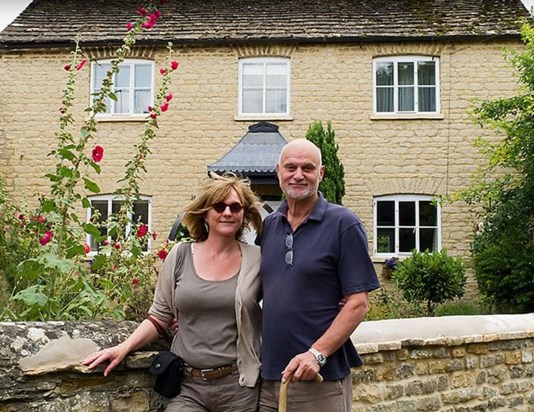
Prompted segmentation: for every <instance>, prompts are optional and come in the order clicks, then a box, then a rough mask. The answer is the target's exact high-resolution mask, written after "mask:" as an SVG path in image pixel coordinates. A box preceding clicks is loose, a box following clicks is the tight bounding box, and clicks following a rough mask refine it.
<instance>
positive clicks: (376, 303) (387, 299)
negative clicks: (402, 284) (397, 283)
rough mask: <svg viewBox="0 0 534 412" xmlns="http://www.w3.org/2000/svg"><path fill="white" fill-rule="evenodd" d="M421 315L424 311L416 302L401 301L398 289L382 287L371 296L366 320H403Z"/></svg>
mask: <svg viewBox="0 0 534 412" xmlns="http://www.w3.org/2000/svg"><path fill="white" fill-rule="evenodd" d="M423 315H424V311H423V310H422V309H421V306H420V305H419V304H418V303H417V302H408V301H407V300H406V299H403V297H402V296H401V293H400V291H399V289H398V288H396V287H394V286H393V287H386V286H383V287H382V288H381V289H379V290H378V291H376V292H373V293H372V294H371V296H370V299H369V312H368V313H367V318H366V319H367V320H383V319H404V318H416V317H419V316H423Z"/></svg>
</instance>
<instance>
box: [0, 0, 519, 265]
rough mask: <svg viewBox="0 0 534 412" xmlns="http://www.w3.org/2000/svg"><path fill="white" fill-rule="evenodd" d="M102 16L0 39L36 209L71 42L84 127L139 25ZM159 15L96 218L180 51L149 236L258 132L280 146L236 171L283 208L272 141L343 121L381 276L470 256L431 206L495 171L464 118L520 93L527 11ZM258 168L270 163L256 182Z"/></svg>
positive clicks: (121, 115)
mask: <svg viewBox="0 0 534 412" xmlns="http://www.w3.org/2000/svg"><path fill="white" fill-rule="evenodd" d="M92 4H93V6H92V7H90V8H89V7H87V5H86V2H82V1H80V0H69V1H63V0H52V1H50V0H47V1H44V0H34V1H33V2H32V3H31V4H30V6H29V7H28V8H27V9H26V10H25V11H24V12H23V13H22V14H21V15H20V16H19V17H18V18H17V19H16V20H15V21H14V22H13V23H12V24H11V25H10V26H8V27H7V28H6V29H5V30H4V31H3V32H2V33H0V90H1V94H0V148H1V149H0V173H1V175H2V178H3V179H4V180H5V182H6V184H7V187H8V188H9V189H10V191H11V192H12V193H13V195H14V196H15V197H16V198H17V199H20V201H21V202H22V201H28V202H35V201H36V199H35V197H32V195H34V194H38V193H40V192H44V191H46V190H47V186H46V181H45V180H44V179H43V178H42V176H43V175H44V174H45V173H46V172H47V170H48V168H49V167H50V166H51V159H50V158H49V157H47V153H49V152H50V151H51V150H52V148H53V147H54V133H55V132H56V131H57V130H58V117H59V114H58V108H59V107H60V104H61V102H60V99H61V94H62V93H61V91H62V89H63V88H64V85H65V82H66V73H65V71H64V70H63V66H64V65H65V64H67V63H68V62H69V58H70V53H71V51H72V50H73V48H74V42H73V38H74V37H75V36H76V35H77V34H79V35H81V38H82V40H81V46H82V49H83V53H84V57H86V58H87V59H88V60H89V61H90V62H91V65H90V67H89V65H88V67H87V70H82V71H80V73H79V76H78V80H77V91H76V93H77V94H76V101H75V108H74V109H75V116H78V118H83V116H84V112H83V110H84V109H85V108H86V107H87V106H88V104H89V100H90V94H91V92H92V90H93V89H94V87H95V84H96V82H97V80H95V79H97V78H98V73H99V72H98V70H99V67H104V65H105V64H106V60H107V59H110V58H111V57H112V55H113V51H114V50H115V48H116V46H117V45H118V44H119V43H120V41H121V39H122V37H124V34H125V30H126V29H125V28H124V27H125V24H126V23H127V22H128V21H131V19H132V16H134V15H135V11H136V8H137V2H135V1H131V0H128V1H122V0H121V1H119V0H106V1H103V0H102V1H98V2H93V3H92ZM160 10H161V13H162V16H161V17H160V19H159V21H158V23H157V24H156V25H155V26H154V28H152V29H150V30H149V31H147V32H146V33H144V34H143V35H142V36H141V37H140V39H139V40H138V42H137V44H136V46H135V48H134V50H133V54H132V56H130V58H129V60H128V64H129V69H130V72H129V73H132V74H131V75H129V77H128V76H126V77H125V78H126V80H124V79H123V80H124V81H125V82H126V83H127V85H126V86H125V90H126V91H127V92H129V93H131V94H132V95H135V96H137V98H138V100H134V99H129V100H128V98H126V99H125V100H121V102H120V103H121V104H120V105H116V106H114V107H113V109H110V113H109V114H108V115H104V116H101V118H100V119H99V132H98V138H97V141H95V144H99V145H101V146H103V147H104V148H105V157H104V160H103V162H102V174H101V175H100V176H98V177H96V178H95V179H96V180H97V182H98V183H99V185H100V188H101V190H102V194H103V195H102V196H100V197H99V198H94V202H95V203H94V204H95V205H100V206H102V207H103V208H104V209H105V208H107V207H111V206H112V204H113V200H112V196H111V195H112V194H113V191H114V190H115V189H116V188H117V187H118V186H117V180H118V179H119V178H120V177H122V172H123V170H124V164H125V163H126V161H127V160H128V159H129V157H128V156H129V153H130V152H131V150H132V145H133V144H134V143H135V142H136V141H137V139H138V138H139V136H140V135H141V133H142V132H143V128H144V123H143V122H144V120H145V119H146V116H147V114H146V113H143V110H142V109H141V110H139V107H138V106H139V104H140V105H142V104H143V103H146V102H148V103H150V102H151V100H152V98H153V93H154V91H155V90H157V88H158V85H159V84H160V82H161V78H160V77H158V69H159V67H161V66H163V65H164V63H165V57H166V55H167V50H166V45H167V42H169V41H171V42H172V43H173V47H174V57H175V58H176V59H177V60H179V61H180V68H179V70H178V72H176V73H175V74H174V75H173V82H172V86H171V92H172V93H173V95H174V99H173V101H172V104H171V109H170V110H169V112H167V113H165V116H164V117H163V118H162V119H161V120H160V124H159V130H158V134H157V138H156V139H155V141H154V142H153V144H152V146H151V149H152V154H151V155H150V156H149V157H148V158H147V160H146V167H147V169H148V173H147V175H146V177H145V178H144V181H143V182H142V193H143V195H144V197H143V199H144V200H145V204H144V206H143V207H142V208H141V209H140V213H141V214H142V215H146V216H145V218H146V219H147V222H148V223H149V224H150V226H151V228H152V229H155V230H157V231H158V232H159V233H166V232H167V231H168V230H169V229H170V227H171V226H172V224H173V222H174V221H175V219H176V216H177V215H178V212H179V211H180V209H181V208H182V207H183V206H184V205H185V204H186V203H187V202H188V201H189V200H190V199H191V197H192V196H193V195H194V193H195V190H196V189H197V187H198V186H199V185H200V184H201V183H203V182H205V181H206V179H207V178H208V175H207V171H208V169H209V167H210V165H214V164H217V162H218V161H221V159H224V158H225V156H226V155H228V154H229V153H230V152H231V151H232V150H233V149H236V150H238V149H239V145H240V143H242V141H243V140H244V137H246V136H247V133H248V132H249V131H250V130H249V127H251V126H253V127H254V125H257V124H258V123H260V122H268V124H267V126H268V127H269V125H271V127H273V129H272V130H270V132H271V133H270V137H269V133H267V136H264V137H265V138H266V139H267V140H266V141H265V142H263V143H264V144H263V145H258V147H257V148H254V144H253V143H254V136H255V135H254V134H249V135H248V143H251V142H252V144H251V145H250V146H248V148H246V150H245V149H243V148H242V147H241V151H240V152H241V153H243V156H244V159H241V160H242V161H243V162H242V163H239V164H237V163H236V165H235V167H233V168H232V167H229V170H234V171H238V172H241V173H244V174H245V175H250V176H251V178H252V181H253V183H254V185H255V189H256V191H257V192H258V193H259V194H260V195H261V196H262V197H263V198H264V200H266V201H267V202H269V203H271V204H272V206H273V207H275V206H276V204H277V201H279V199H280V192H279V190H278V188H277V185H276V175H275V172H274V166H275V165H274V161H273V159H276V156H275V157H274V158H273V151H274V152H276V150H278V151H279V149H280V146H279V143H280V141H279V140H277V142H278V143H276V142H275V141H274V140H269V139H271V138H273V136H276V137H277V138H278V139H279V138H280V136H282V138H283V139H285V141H291V140H293V139H295V138H302V137H304V136H305V134H306V130H307V129H308V126H309V125H310V123H311V122H313V121H315V120H321V121H322V122H323V123H326V122H327V121H331V123H332V127H333V129H334V131H335V133H336V140H337V142H338V144H339V157H340V159H341V161H342V162H343V164H344V167H345V183H346V195H345V197H344V200H343V203H344V205H345V206H347V207H349V208H350V209H352V210H353V211H354V212H356V213H357V214H358V215H359V216H360V217H361V219H362V220H363V222H364V224H365V226H366V228H367V231H368V235H369V251H370V253H371V255H372V256H373V259H374V261H375V262H376V263H377V264H380V263H382V262H383V261H384V259H386V258H389V257H392V256H402V255H406V254H409V252H410V250H411V249H412V248H414V247H415V248H419V249H424V248H427V247H430V248H434V249H439V248H442V247H445V248H447V250H448V251H449V252H450V253H451V254H459V255H463V256H468V255H469V241H470V236H471V234H472V232H473V229H474V227H475V225H476V222H475V218H474V214H473V210H472V209H471V208H470V207H468V206H467V205H464V204H461V203H446V204H443V205H441V206H438V207H436V206H434V204H433V203H432V199H433V198H434V197H435V196H441V195H447V194H450V193H452V192H454V191H456V190H458V189H461V188H462V187H465V185H467V184H468V183H469V181H470V176H471V174H472V173H473V172H474V170H475V168H476V166H477V165H479V164H480V163H481V157H480V155H479V154H478V153H477V150H476V149H475V148H473V147H472V142H473V140H474V139H475V138H476V137H478V136H484V137H495V138H497V136H495V134H494V132H492V131H490V130H486V129H481V128H479V127H478V126H476V125H474V124H473V122H472V120H471V119H470V118H469V116H468V113H467V112H468V109H469V108H470V105H471V102H472V100H473V99H481V100H484V99H493V98H498V97H507V96H510V95H513V94H514V92H515V90H516V89H517V83H516V79H515V78H514V76H513V72H512V70H511V68H510V67H509V65H508V64H507V63H506V61H505V59H504V57H503V51H504V49H505V48H517V47H521V41H520V36H519V29H520V25H519V24H518V23H517V20H518V19H519V18H526V17H528V12H527V10H526V9H525V7H524V6H523V5H522V3H521V1H520V0H506V1H504V0H460V1H454V2H442V1H432V0H421V1H418V2H412V1H408V0H401V1H395V2H392V1H382V0H373V1H362V2H355V1H351V0H336V1H331V2H324V1H319V0H310V1H307V2H302V1H298V0H284V1H282V0H279V1H276V0H275V1H271V2H268V4H266V3H265V2H254V1H252V2H245V1H241V0H223V1H219V0H211V1H204V2H193V1H186V0H181V1H169V2H167V3H166V4H163V5H161V7H160ZM133 73H139V75H138V74H135V75H134V74H133ZM142 73H145V74H144V75H143V74H142ZM147 73H148V74H147ZM136 76H139V77H136ZM143 76H144V77H143ZM120 81H121V80H119V79H117V83H119V82H120ZM128 82H129V83H128ZM138 86H139V87H138ZM143 87H145V88H146V90H145V89H143ZM138 90H141V92H139V94H136V93H137V91H138ZM143 90H144V91H145V92H146V93H143V92H142V91H143ZM132 102H133V103H132ZM139 102H140V103H139ZM138 103H139V104H138ZM143 107H146V106H143ZM260 124H262V123H260ZM272 125H274V126H272ZM268 132H269V130H268ZM242 139H243V140H242ZM277 144H278V145H277ZM238 151H239V150H238ZM274 154H276V153H274ZM254 162H259V163H262V162H263V164H261V168H259V169H255V167H256V166H258V165H257V164H256V163H254ZM243 165H245V166H243ZM258 171H259V173H256V174H255V172H258ZM262 179H264V180H262ZM265 179H266V180H265ZM99 202H100V203H99ZM80 213H81V214H83V213H85V211H83V210H80Z"/></svg>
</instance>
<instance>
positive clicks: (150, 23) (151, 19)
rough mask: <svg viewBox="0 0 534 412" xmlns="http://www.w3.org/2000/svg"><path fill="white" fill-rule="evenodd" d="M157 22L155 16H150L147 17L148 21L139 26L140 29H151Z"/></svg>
mask: <svg viewBox="0 0 534 412" xmlns="http://www.w3.org/2000/svg"><path fill="white" fill-rule="evenodd" d="M157 20H158V17H157V16H156V14H151V15H150V16H148V20H147V21H145V22H144V23H143V24H141V27H143V28H144V29H151V28H152V27H154V25H155V24H156V22H157Z"/></svg>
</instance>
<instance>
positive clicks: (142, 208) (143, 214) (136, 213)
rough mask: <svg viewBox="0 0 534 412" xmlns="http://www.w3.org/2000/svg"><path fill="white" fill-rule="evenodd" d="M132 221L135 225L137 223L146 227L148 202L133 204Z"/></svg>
mask: <svg viewBox="0 0 534 412" xmlns="http://www.w3.org/2000/svg"><path fill="white" fill-rule="evenodd" d="M132 220H133V221H134V222H136V223H137V222H138V221H139V222H141V223H144V224H145V225H148V201H146V200H144V201H143V200H142V201H137V202H134V205H133V217H132Z"/></svg>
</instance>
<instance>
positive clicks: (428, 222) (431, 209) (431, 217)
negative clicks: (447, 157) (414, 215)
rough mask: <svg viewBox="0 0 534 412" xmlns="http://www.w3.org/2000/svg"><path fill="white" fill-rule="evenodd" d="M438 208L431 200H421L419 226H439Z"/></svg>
mask: <svg viewBox="0 0 534 412" xmlns="http://www.w3.org/2000/svg"><path fill="white" fill-rule="evenodd" d="M437 221H438V213H437V208H436V206H434V205H433V204H432V202H430V201H429V200H421V201H420V202H419V226H437Z"/></svg>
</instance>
